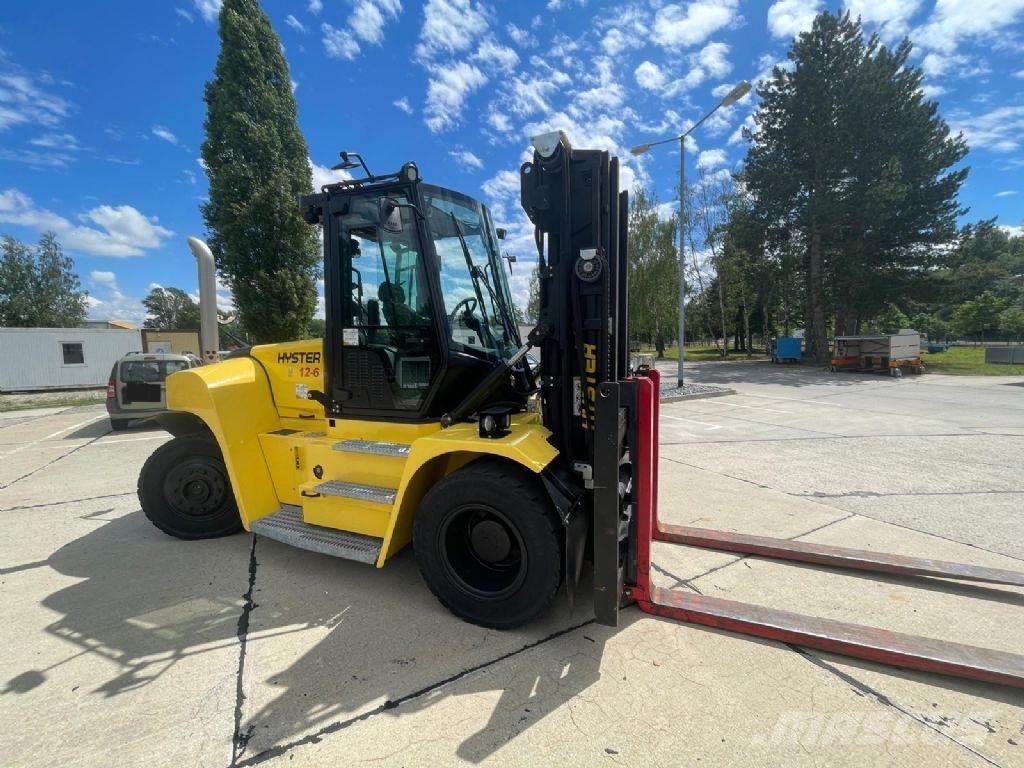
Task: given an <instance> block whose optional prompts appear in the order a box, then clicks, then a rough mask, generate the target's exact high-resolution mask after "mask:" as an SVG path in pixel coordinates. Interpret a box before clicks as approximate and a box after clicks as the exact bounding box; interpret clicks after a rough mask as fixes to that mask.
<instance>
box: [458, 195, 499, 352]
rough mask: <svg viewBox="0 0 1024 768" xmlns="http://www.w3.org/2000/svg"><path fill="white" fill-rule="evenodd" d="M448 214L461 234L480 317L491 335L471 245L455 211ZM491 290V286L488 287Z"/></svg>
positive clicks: (460, 242) (461, 242)
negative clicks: (463, 232)
mask: <svg viewBox="0 0 1024 768" xmlns="http://www.w3.org/2000/svg"><path fill="white" fill-rule="evenodd" d="M448 215H449V216H451V217H452V224H454V225H455V234H456V235H458V236H459V245H461V246H462V255H463V256H464V257H465V259H466V269H468V270H469V276H470V278H472V280H473V291H474V292H475V293H476V300H477V302H478V306H479V307H480V317H481V318H482V320H483V323H484V325H486V326H488V329H487V333H488V335H490V332H491V331H490V323H488V322H487V310H486V308H485V307H484V295H483V294H482V293H481V292H480V278H479V276H478V275H477V272H476V267H475V266H474V264H473V256H472V255H471V254H470V252H469V246H468V245H466V238H465V237H463V236H462V227H461V226H459V220H458V219H457V218H456V217H455V213H454V212H453V211H449V212H448ZM487 288H488V290H490V286H488V287H487Z"/></svg>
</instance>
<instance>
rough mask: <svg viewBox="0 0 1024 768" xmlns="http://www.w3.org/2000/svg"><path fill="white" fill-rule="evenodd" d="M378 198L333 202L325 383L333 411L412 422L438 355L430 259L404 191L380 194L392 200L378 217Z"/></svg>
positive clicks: (329, 228) (435, 370)
mask: <svg viewBox="0 0 1024 768" xmlns="http://www.w3.org/2000/svg"><path fill="white" fill-rule="evenodd" d="M381 197H382V195H381V194H380V193H376V194H353V195H351V196H347V197H344V198H341V199H340V200H339V201H337V203H335V204H332V205H331V206H330V207H331V213H330V218H329V222H328V226H327V227H326V228H325V229H326V231H325V251H326V258H327V259H328V260H329V264H330V267H329V268H328V269H327V270H326V272H327V279H329V280H334V281H335V282H334V285H336V287H337V290H333V291H331V292H330V293H331V295H332V302H331V307H330V308H329V310H330V311H329V316H328V318H327V322H328V325H329V331H328V334H327V339H325V344H329V345H330V347H331V349H330V354H329V355H328V359H329V360H330V362H329V364H328V369H329V375H330V377H331V381H330V388H331V394H332V396H333V399H334V405H335V409H336V412H337V415H353V416H361V417H373V416H382V417H385V418H396V419H415V418H417V417H419V416H421V415H422V412H423V408H424V405H425V403H426V400H427V396H428V394H429V392H430V389H431V387H432V385H433V383H434V382H435V380H436V378H437V375H438V372H439V368H440V365H441V360H442V358H441V353H440V349H439V344H438V332H437V321H436V318H435V314H434V306H433V302H432V300H431V297H430V291H429V289H428V259H429V256H428V255H427V253H426V252H425V251H424V249H423V248H422V246H421V240H420V237H419V230H418V226H417V224H418V223H417V221H416V220H415V218H414V217H415V213H414V212H413V210H412V209H411V208H409V207H403V206H405V205H407V201H408V198H407V196H406V195H404V194H401V193H398V192H392V193H390V194H388V195H384V196H383V197H386V198H387V199H388V200H390V201H392V202H393V203H396V204H397V207H395V208H394V209H393V210H392V212H391V214H390V215H389V216H388V217H387V220H386V221H383V222H382V221H381V214H380V210H381V206H380V202H379V201H380V199H381ZM327 238H330V239H329V240H328V239H327ZM332 267H333V268H332Z"/></svg>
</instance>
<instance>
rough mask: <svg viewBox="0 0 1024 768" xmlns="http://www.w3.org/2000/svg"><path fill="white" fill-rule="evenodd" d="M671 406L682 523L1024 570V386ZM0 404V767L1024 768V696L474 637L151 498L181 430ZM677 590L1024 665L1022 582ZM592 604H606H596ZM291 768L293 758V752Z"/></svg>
mask: <svg viewBox="0 0 1024 768" xmlns="http://www.w3.org/2000/svg"><path fill="white" fill-rule="evenodd" d="M692 374H693V376H694V379H695V380H696V381H699V382H702V383H711V384H724V385H727V386H731V387H733V388H734V389H736V391H737V395H735V396H731V397H724V398H715V399H711V400H699V401H691V402H684V403H675V404H670V405H666V406H664V408H663V416H664V419H663V422H662V442H663V445H662V449H661V450H662V462H661V489H660V495H661V504H662V516H663V518H665V519H666V520H668V521H670V522H676V523H680V524H693V525H701V526H707V527H721V528H726V529H731V530H739V531H744V532H752V533H763V534H767V535H775V536H783V537H794V538H801V539H805V540H808V541H819V542H824V543H832V544H842V545H845V546H859V547H863V548H877V549H885V550H889V551H899V552H904V553H906V554H913V555H921V556H932V557H937V558H943V559H954V560H963V561H965V562H973V563H978V564H985V565H992V566H995V567H1002V568H1011V569H1015V570H1021V569H1024V549H1022V544H1021V542H1022V540H1024V537H1022V535H1021V534H1022V533H1024V522H1022V514H1021V511H1020V510H1021V509H1022V508H1024V503H1022V501H1024V483H1022V480H1021V472H1020V469H1019V467H1020V466H1021V464H1022V463H1024V387H1022V386H1019V385H1017V384H1020V383H1024V380H1021V379H999V380H995V381H992V380H988V379H981V378H978V379H973V378H972V379H965V378H962V377H956V378H955V379H954V377H940V376H933V375H928V376H925V377H923V378H920V379H916V378H914V379H910V378H908V379H903V380H899V381H895V380H891V379H886V378H879V377H867V376H861V375H858V374H849V375H842V374H839V375H830V374H823V373H820V372H816V371H813V370H809V369H806V368H786V369H780V368H778V367H776V366H770V365H768V364H746V363H729V364H725V365H719V364H704V365H700V366H695V367H694V369H693V370H692ZM25 417H26V413H25V412H17V413H16V414H0V515H2V519H3V522H4V523H5V528H4V534H3V536H2V537H0V598H2V601H3V603H2V604H3V606H4V618H5V620H4V621H3V622H2V623H0V764H2V765H4V766H7V765H10V766H27V767H28V766H44V765H45V766H51V765H54V764H62V763H64V764H72V765H83V766H105V765H110V764H114V763H116V764H119V765H126V766H134V765H146V766H164V765H166V766H181V765H197V766H231V765H256V764H260V765H263V764H267V765H278V764H282V765H283V764H285V763H289V762H291V763H292V764H303V765H321V764H322V765H328V764H337V763H341V764H346V765H351V764H362V763H374V764H378V765H388V766H390V765H395V766H399V765H401V766H420V765H423V766H428V765H429V766H438V765H502V766H534V765H545V764H555V763H558V764H563V765H580V766H589V765H596V764H601V763H603V762H607V763H608V764H617V765H634V766H646V765H665V766H676V765H696V764H698V763H699V764H700V765H722V766H725V765H733V764H739V763H742V764H744V765H773V766H776V765H787V766H788V765H864V764H869V765H914V766H916V765H921V766H929V767H932V766H945V765H949V766H965V765H978V766H986V765H987V766H991V765H999V766H1007V767H1009V766H1014V765H1022V764H1024V694H1022V693H1021V692H1020V691H1015V690H1011V689H1007V688H1001V687H998V686H991V685H983V684H977V683H969V682H964V681H956V680H949V679H944V678H939V677H935V676H931V675H926V674H918V673H911V672H901V671H895V670H892V669H889V668H885V667H881V666H878V665H873V664H867V663H861V662H854V661H850V660H845V659H841V658H839V657H834V656H829V655H827V654H819V653H816V652H809V651H801V650H798V649H794V648H791V647H788V646H785V645H781V644H778V643H773V642H766V641H759V640H752V639H747V638H743V637H739V636H735V635H731V634H728V633H722V632H717V631H712V630H708V629H702V628H698V627H690V626H685V625H679V624H675V623H673V622H669V621H662V620H659V619H655V618H651V617H646V616H642V615H641V614H639V613H638V612H637V611H636V610H635V609H628V610H626V611H625V612H624V614H623V626H621V627H619V628H618V629H615V630H612V629H608V628H605V627H599V626H597V625H595V624H593V623H592V622H591V620H590V619H591V617H590V614H589V612H587V611H586V610H585V608H581V607H580V606H579V605H577V608H576V611H575V613H570V611H569V610H568V607H567V606H566V605H565V602H564V601H563V600H560V601H559V602H558V605H557V606H556V609H555V610H554V611H552V612H551V613H550V614H549V615H548V616H546V617H545V618H544V619H543V620H542V621H541V622H539V623H538V624H536V625H534V626H531V627H528V628H526V629H524V630H520V631H516V632H508V633H498V632H493V631H488V630H483V629H479V628H477V627H472V626H468V625H466V624H463V623H461V622H459V621H457V620H456V619H454V618H453V617H451V616H450V615H449V614H448V613H447V612H445V611H444V610H443V609H442V608H441V607H440V606H439V605H438V604H437V603H436V601H435V600H434V599H433V598H432V596H431V595H430V594H429V592H428V590H427V589H426V588H425V587H424V585H423V584H422V581H421V580H420V578H419V575H418V572H417V570H416V567H415V562H414V560H413V558H412V557H411V553H409V552H405V553H403V554H401V555H400V556H399V557H398V558H397V559H396V560H395V561H394V562H392V563H389V565H388V567H386V568H384V569H383V570H381V571H375V570H374V569H371V568H368V567H366V566H362V565H359V564H356V563H349V562H345V561H338V560H334V559H331V558H328V557H323V556H319V555H313V554H310V553H306V552H301V551H297V550H294V549H291V548H289V547H287V546H284V545H281V544H278V543H276V542H273V541H268V540H265V539H256V540H255V541H254V539H253V537H252V536H250V535H248V534H244V535H239V536H233V537H229V538H226V539H220V540H214V541H206V542H182V541H177V540H175V539H172V538H169V537H167V536H165V535H163V534H161V533H160V532H159V531H157V530H156V529H155V528H153V527H152V526H150V525H149V524H148V522H147V521H146V520H145V518H144V517H143V516H142V514H141V512H140V511H139V509H138V502H137V500H136V498H135V494H134V489H135V481H136V477H137V474H138V470H139V468H140V467H141V465H142V462H143V461H144V460H145V458H146V457H147V456H148V455H149V453H150V452H151V451H152V450H153V449H154V448H155V447H156V446H158V445H159V444H160V443H161V442H162V441H164V440H166V439H167V436H166V435H164V434H163V433H161V432H158V431H155V430H151V429H147V428H145V427H135V428H133V429H131V430H129V431H127V432H123V433H116V434H113V433H110V432H109V424H108V423H107V421H106V420H105V418H104V414H103V412H102V410H101V409H99V408H95V407H88V408H78V409H64V410H62V409H47V410H46V411H34V412H32V414H31V418H25ZM655 560H656V562H657V565H658V568H657V569H656V577H657V579H658V581H659V582H660V583H662V584H663V585H666V586H667V585H676V586H678V587H679V588H681V589H690V590H696V591H700V592H702V593H704V594H713V595H718V596H725V597H729V598H732V599H739V600H747V601H751V602H758V603H762V604H766V605H771V606H776V607H786V608H789V609H793V610H800V611H802V612H805V613H810V614H815V615H821V616H828V617H832V618H837V619H843V620H848V621H859V622H862V623H872V624H875V625H878V626H884V627H887V628H891V629H895V630H900V631H906V632H914V633H918V634H924V635H930V636H936V637H945V638H948V639H955V640H958V641H961V642H966V643H972V644H976V645H983V646H987V647H992V648H1000V649H1004V650H1010V651H1016V652H1024V641H1022V639H1021V637H1022V634H1021V632H1020V627H1021V626H1022V621H1021V616H1022V615H1024V613H1022V608H1024V605H1022V604H1024V590H1019V589H1012V588H1003V587H983V586H971V585H964V584H952V585H942V584H936V583H932V582H927V583H926V582H923V581H922V580H916V581H915V580H913V579H903V578H896V577H892V578H885V579H875V578H866V577H864V576H857V575H853V574H849V573H841V572H838V571H828V570H825V569H820V568H812V567H803V566H797V565H785V564H780V563H773V562H770V561H765V560H759V559H757V558H749V557H748V558H744V557H739V556H735V555H729V554H726V553H716V552H710V551H705V550H697V549H691V548H679V547H669V546H664V545H657V546H656V548H655ZM584 602H585V601H584ZM293 761H295V762H293Z"/></svg>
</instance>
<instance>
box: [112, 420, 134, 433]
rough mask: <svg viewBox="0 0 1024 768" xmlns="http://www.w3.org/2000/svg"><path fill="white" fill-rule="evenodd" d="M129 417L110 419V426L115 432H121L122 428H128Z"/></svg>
mask: <svg viewBox="0 0 1024 768" xmlns="http://www.w3.org/2000/svg"><path fill="white" fill-rule="evenodd" d="M130 421H131V420H130V419H111V420H110V428H111V429H112V430H114V431H115V432H121V431H122V430H125V429H128V424H129V422H130Z"/></svg>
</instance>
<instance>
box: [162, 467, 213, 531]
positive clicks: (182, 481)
mask: <svg viewBox="0 0 1024 768" xmlns="http://www.w3.org/2000/svg"><path fill="white" fill-rule="evenodd" d="M227 490H228V484H227V479H226V478H225V477H224V474H223V472H222V471H221V470H220V469H219V468H218V467H216V466H215V465H213V464H212V463H209V462H206V461H204V460H202V459H199V458H197V459H193V460H192V461H186V462H184V463H182V464H180V465H179V466H177V467H175V468H174V469H172V470H171V471H170V472H168V473H167V478H166V480H165V481H164V497H165V498H166V499H167V502H168V504H170V505H171V506H172V507H174V508H175V509H176V510H178V511H179V512H181V513H182V514H185V515H190V516H193V517H203V516H206V515H212V514H214V513H216V512H217V511H218V510H219V509H220V508H221V507H222V506H223V504H224V502H225V500H226V498H227Z"/></svg>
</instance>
